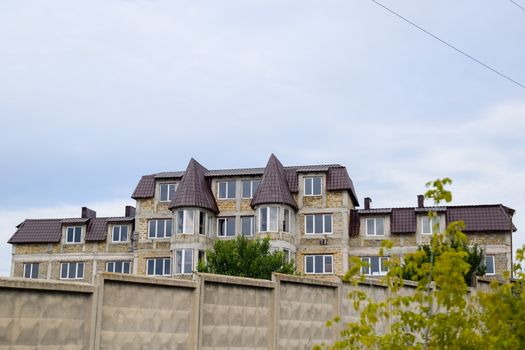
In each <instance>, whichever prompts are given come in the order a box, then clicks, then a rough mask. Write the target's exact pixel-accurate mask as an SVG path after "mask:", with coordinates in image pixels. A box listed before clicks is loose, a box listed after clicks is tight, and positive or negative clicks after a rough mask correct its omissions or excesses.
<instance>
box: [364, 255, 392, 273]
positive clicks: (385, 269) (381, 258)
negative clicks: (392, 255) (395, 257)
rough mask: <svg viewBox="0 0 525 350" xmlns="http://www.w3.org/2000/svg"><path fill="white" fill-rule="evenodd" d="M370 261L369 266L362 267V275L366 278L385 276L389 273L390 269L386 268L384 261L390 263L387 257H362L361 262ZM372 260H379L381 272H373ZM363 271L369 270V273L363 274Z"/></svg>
mask: <svg viewBox="0 0 525 350" xmlns="http://www.w3.org/2000/svg"><path fill="white" fill-rule="evenodd" d="M365 259H366V260H368V262H367V263H368V266H363V267H361V274H362V275H364V276H384V275H386V274H387V273H388V269H387V268H386V267H385V266H384V261H388V260H389V258H388V257H387V256H362V257H361V261H364V260H365ZM372 259H378V264H379V272H378V273H373V272H372ZM363 269H367V270H368V273H363Z"/></svg>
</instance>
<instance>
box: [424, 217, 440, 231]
mask: <svg viewBox="0 0 525 350" xmlns="http://www.w3.org/2000/svg"><path fill="white" fill-rule="evenodd" d="M439 221H440V220H439V217H438V216H434V217H432V218H429V217H428V216H426V215H425V216H422V217H421V234H423V235H431V234H433V233H438V232H439V230H440V227H439V226H440V225H439Z"/></svg>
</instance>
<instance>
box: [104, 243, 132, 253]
mask: <svg viewBox="0 0 525 350" xmlns="http://www.w3.org/2000/svg"><path fill="white" fill-rule="evenodd" d="M130 248H131V245H130V244H129V243H108V244H107V251H108V252H109V253H128V252H129V251H130Z"/></svg>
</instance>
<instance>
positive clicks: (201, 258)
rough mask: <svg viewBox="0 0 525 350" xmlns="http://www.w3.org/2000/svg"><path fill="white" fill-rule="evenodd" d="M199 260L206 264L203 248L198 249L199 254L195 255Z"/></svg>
mask: <svg viewBox="0 0 525 350" xmlns="http://www.w3.org/2000/svg"><path fill="white" fill-rule="evenodd" d="M197 259H198V261H199V262H201V263H203V264H206V252H205V251H204V250H199V255H198V256H197Z"/></svg>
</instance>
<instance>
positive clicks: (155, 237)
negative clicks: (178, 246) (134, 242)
mask: <svg viewBox="0 0 525 350" xmlns="http://www.w3.org/2000/svg"><path fill="white" fill-rule="evenodd" d="M161 220H163V221H165V222H164V232H163V233H162V234H163V235H162V236H159V235H158V231H159V221H161ZM152 221H155V222H156V223H155V236H152V235H151V222H152ZM167 221H171V234H170V235H169V236H168V235H167V233H168V232H167V230H166V222H167ZM172 236H173V219H151V220H148V238H149V239H164V238H170V237H172Z"/></svg>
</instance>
